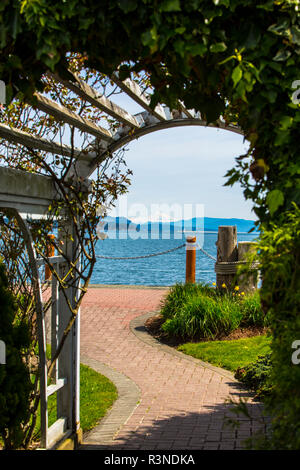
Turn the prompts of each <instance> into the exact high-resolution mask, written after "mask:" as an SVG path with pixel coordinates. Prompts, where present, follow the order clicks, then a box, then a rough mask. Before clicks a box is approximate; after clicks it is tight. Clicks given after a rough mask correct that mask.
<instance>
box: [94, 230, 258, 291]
mask: <svg viewBox="0 0 300 470" xmlns="http://www.w3.org/2000/svg"><path fill="white" fill-rule="evenodd" d="M257 236H258V235H257V234H255V233H251V234H249V233H238V241H254V240H255V239H256V238H257ZM180 237H181V238H178V234H177V235H176V239H174V238H173V239H158V240H155V239H142V238H138V239H137V240H133V239H131V238H127V239H112V238H108V239H106V240H99V241H98V242H97V244H96V252H97V254H98V255H102V256H113V257H118V256H120V257H126V256H141V255H147V254H150V253H157V252H160V251H165V250H169V249H171V248H175V247H176V246H179V245H181V244H182V243H184V241H185V235H184V234H180ZM197 237H198V238H197V241H199V243H200V246H202V248H203V249H204V250H205V251H207V252H208V253H210V254H211V255H212V256H214V257H215V258H216V256H217V248H216V241H217V237H218V234H217V232H204V233H203V234H197ZM215 278H216V274H215V271H214V261H213V260H212V259H210V258H208V257H207V256H205V255H204V254H203V253H202V252H201V251H200V250H197V257H196V281H197V282H204V283H212V282H214V281H215ZM184 280H185V248H181V249H180V250H177V251H174V252H172V253H168V254H165V255H161V256H155V257H151V258H143V259H138V260H107V259H101V258H99V259H98V260H97V263H96V265H95V268H94V272H93V276H92V279H91V284H110V285H114V284H115V285H118V284H119V285H145V286H170V285H173V284H175V283H176V282H184Z"/></svg>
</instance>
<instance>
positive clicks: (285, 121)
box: [279, 116, 293, 131]
mask: <svg viewBox="0 0 300 470" xmlns="http://www.w3.org/2000/svg"><path fill="white" fill-rule="evenodd" d="M279 124H280V129H282V130H283V131H286V130H287V129H289V128H290V127H291V126H292V124H293V118H292V117H291V116H283V117H282V118H281V119H280V121H279Z"/></svg>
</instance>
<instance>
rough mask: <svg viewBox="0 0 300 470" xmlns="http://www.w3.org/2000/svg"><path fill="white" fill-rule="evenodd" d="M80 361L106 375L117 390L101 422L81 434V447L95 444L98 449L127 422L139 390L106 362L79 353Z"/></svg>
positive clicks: (108, 441)
mask: <svg viewBox="0 0 300 470" xmlns="http://www.w3.org/2000/svg"><path fill="white" fill-rule="evenodd" d="M80 362H81V363H82V364H84V365H86V366H88V367H91V368H92V369H94V370H95V371H96V372H99V373H100V374H102V375H104V376H105V377H107V378H108V379H109V380H111V381H112V382H113V383H114V385H115V386H116V387H117V390H118V398H117V400H116V401H115V402H114V404H113V406H112V407H111V409H110V410H109V411H108V413H107V414H106V415H105V416H104V418H103V419H102V420H101V423H100V424H99V425H97V426H95V427H94V428H93V429H92V430H91V431H88V432H86V433H84V436H83V447H84V448H85V449H88V446H91V447H94V446H97V449H100V448H101V446H103V448H105V447H106V446H107V444H109V443H111V442H112V441H113V437H114V435H115V434H116V433H117V432H118V431H119V429H120V428H121V426H123V425H124V424H125V423H126V422H127V420H128V419H129V418H130V416H131V415H132V413H133V412H134V410H135V408H136V407H137V406H138V404H139V400H140V396H141V391H140V389H139V387H138V386H137V385H136V384H135V383H134V382H133V381H132V380H131V379H129V377H126V376H125V375H124V374H121V373H120V372H118V371H116V370H115V369H112V368H111V367H109V366H107V365H106V364H103V363H101V362H99V361H96V360H95V359H91V358H89V357H88V356H85V355H81V357H80Z"/></svg>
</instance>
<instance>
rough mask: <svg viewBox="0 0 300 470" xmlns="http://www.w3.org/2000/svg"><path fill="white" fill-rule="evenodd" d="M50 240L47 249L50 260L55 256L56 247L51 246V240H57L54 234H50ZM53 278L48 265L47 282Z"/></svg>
mask: <svg viewBox="0 0 300 470" xmlns="http://www.w3.org/2000/svg"><path fill="white" fill-rule="evenodd" d="M48 238H49V245H47V248H46V250H47V251H46V256H47V257H48V258H50V257H51V256H54V246H53V245H52V244H51V242H50V240H53V239H54V238H55V235H53V234H52V233H50V234H49V235H48ZM51 277H52V274H51V270H50V268H49V266H48V265H47V264H46V265H45V281H48V280H49V281H50V279H51Z"/></svg>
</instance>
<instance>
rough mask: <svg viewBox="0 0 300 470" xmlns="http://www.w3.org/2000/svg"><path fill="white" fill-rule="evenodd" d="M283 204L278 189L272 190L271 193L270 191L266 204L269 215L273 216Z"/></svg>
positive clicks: (282, 198)
mask: <svg viewBox="0 0 300 470" xmlns="http://www.w3.org/2000/svg"><path fill="white" fill-rule="evenodd" d="M283 203H284V195H283V192H282V191H280V189H273V191H270V192H269V194H268V195H267V204H268V207H269V211H270V214H271V215H273V214H274V212H276V211H277V209H278V207H280V206H282V204H283Z"/></svg>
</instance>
